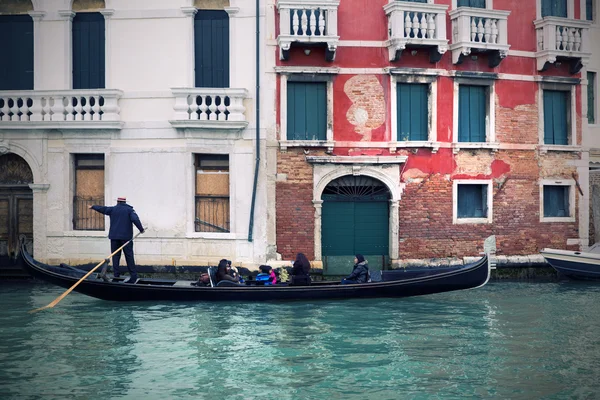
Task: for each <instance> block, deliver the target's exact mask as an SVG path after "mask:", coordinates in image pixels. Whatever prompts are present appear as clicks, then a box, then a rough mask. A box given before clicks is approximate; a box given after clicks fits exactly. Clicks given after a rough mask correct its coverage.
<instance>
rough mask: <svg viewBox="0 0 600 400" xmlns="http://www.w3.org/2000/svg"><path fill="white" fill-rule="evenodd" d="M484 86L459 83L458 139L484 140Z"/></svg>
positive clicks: (467, 140) (463, 140)
mask: <svg viewBox="0 0 600 400" xmlns="http://www.w3.org/2000/svg"><path fill="white" fill-rule="evenodd" d="M485 91H486V88H485V86H469V85H460V87H459V90H458V108H459V110H458V141H459V142H485V140H486V138H485V130H486V125H485V124H486V122H485V117H486V101H485V99H486V94H485Z"/></svg>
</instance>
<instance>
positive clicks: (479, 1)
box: [457, 0, 485, 8]
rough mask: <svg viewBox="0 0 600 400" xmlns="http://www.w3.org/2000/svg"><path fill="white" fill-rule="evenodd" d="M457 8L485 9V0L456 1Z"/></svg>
mask: <svg viewBox="0 0 600 400" xmlns="http://www.w3.org/2000/svg"><path fill="white" fill-rule="evenodd" d="M457 7H473V8H485V0H458V4H457Z"/></svg>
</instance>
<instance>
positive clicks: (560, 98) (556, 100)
mask: <svg viewBox="0 0 600 400" xmlns="http://www.w3.org/2000/svg"><path fill="white" fill-rule="evenodd" d="M568 95H569V92H566V91H559V90H544V144H557V145H567V144H569V141H568V131H569V127H568V121H567V117H568V113H569V110H568V108H567V104H568V102H567V96H568Z"/></svg>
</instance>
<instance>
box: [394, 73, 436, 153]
mask: <svg viewBox="0 0 600 400" xmlns="http://www.w3.org/2000/svg"><path fill="white" fill-rule="evenodd" d="M428 91H429V88H428V85H424V84H408V83H399V84H398V85H397V94H396V98H397V106H396V108H397V110H396V111H397V114H396V115H397V116H398V128H397V129H398V133H397V134H398V136H397V140H398V141H406V140H413V141H419V140H421V141H422V140H427V137H428V134H427V133H428V123H429V121H428V116H429V115H428V105H427V97H428Z"/></svg>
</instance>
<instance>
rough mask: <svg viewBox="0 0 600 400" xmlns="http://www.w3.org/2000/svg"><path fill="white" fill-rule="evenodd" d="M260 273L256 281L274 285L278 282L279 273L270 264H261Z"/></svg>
mask: <svg viewBox="0 0 600 400" xmlns="http://www.w3.org/2000/svg"><path fill="white" fill-rule="evenodd" d="M258 269H259V270H260V273H259V274H258V275H256V283H258V284H260V283H262V284H264V285H274V284H276V283H277V275H275V270H274V269H273V268H271V266H270V265H261V266H260V267H258Z"/></svg>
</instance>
